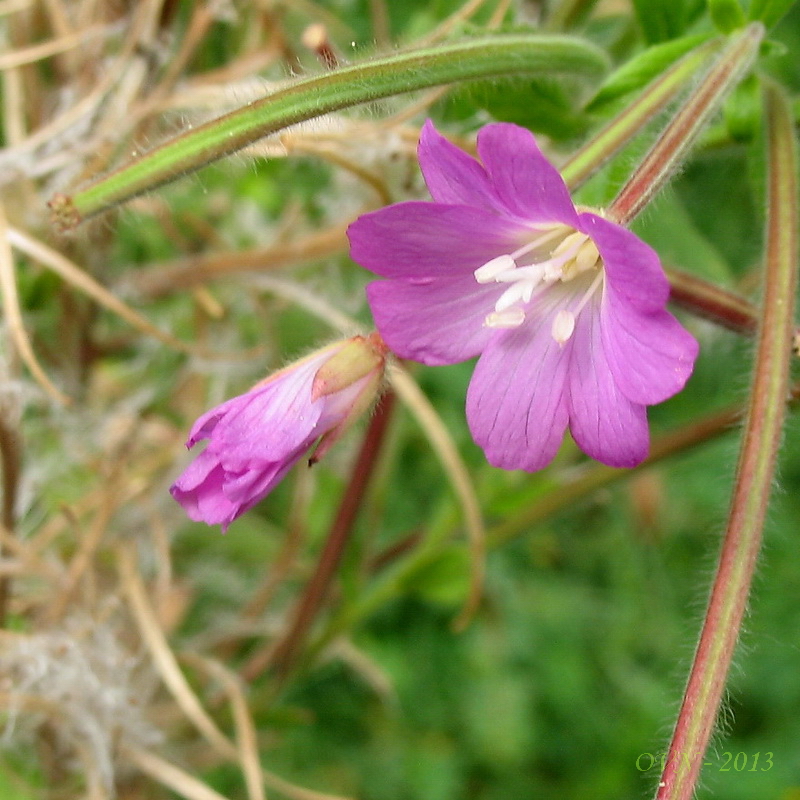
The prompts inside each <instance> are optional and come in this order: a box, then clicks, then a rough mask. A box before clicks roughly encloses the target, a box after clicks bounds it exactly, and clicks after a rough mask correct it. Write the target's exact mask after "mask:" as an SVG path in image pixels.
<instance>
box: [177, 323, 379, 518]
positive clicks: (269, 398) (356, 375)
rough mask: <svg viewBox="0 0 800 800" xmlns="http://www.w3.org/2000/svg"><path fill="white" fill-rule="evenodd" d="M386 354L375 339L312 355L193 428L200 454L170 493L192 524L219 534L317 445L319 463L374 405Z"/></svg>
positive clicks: (210, 413) (192, 441) (189, 443)
mask: <svg viewBox="0 0 800 800" xmlns="http://www.w3.org/2000/svg"><path fill="white" fill-rule="evenodd" d="M385 354H386V347H385V345H384V344H383V342H382V341H381V340H380V337H379V336H378V335H377V334H371V335H370V336H369V337H366V338H365V337H363V336H356V337H354V338H352V339H349V340H346V341H342V342H336V343H335V344H332V345H330V346H329V347H326V348H323V349H322V350H318V351H317V352H315V353H312V354H311V355H310V356H308V357H307V358H305V359H303V360H302V361H299V362H297V363H296V364H292V365H290V366H289V367H287V368H286V369H284V370H281V371H280V372H278V373H276V374H275V375H272V376H270V377H269V378H267V379H266V380H264V381H261V383H258V384H256V386H254V387H253V388H252V389H251V390H250V391H249V392H247V393H246V394H243V395H240V396H239V397H234V398H233V399H231V400H228V401H227V402H225V403H223V404H222V405H220V406H217V407H216V408H213V409H211V411H208V412H206V413H205V414H203V416H202V417H200V418H199V419H198V420H197V422H195V424H194V426H193V427H192V430H191V433H190V434H189V440H188V441H187V442H186V446H187V447H189V448H191V447H194V445H195V444H196V443H197V442H198V441H200V440H201V439H208V440H209V441H208V445H207V446H206V449H205V450H204V451H203V452H202V453H200V454H199V455H198V456H197V458H196V459H195V460H194V461H193V462H192V463H191V464H190V465H189V466H188V468H187V469H186V470H185V471H184V473H183V474H182V475H181V476H180V478H178V480H177V481H175V483H174V484H173V486H172V487H171V489H170V492H171V493H172V496H173V497H174V498H175V499H176V500H177V501H178V502H179V503H180V504H181V505H182V506H183V508H184V510H185V511H186V513H187V514H188V516H189V518H190V519H193V520H195V521H196V522H206V523H208V524H209V525H216V524H219V525H222V529H223V530H227V528H228V526H229V525H230V524H231V522H233V520H235V519H236V518H237V517H238V516H240V515H241V514H244V512H245V511H247V510H248V509H250V508H252V507H253V506H254V505H256V503H258V502H259V501H261V500H262V499H263V498H264V497H266V495H267V494H269V492H271V491H272V489H273V488H275V486H276V485H277V484H278V483H279V482H280V481H281V480H282V479H283V477H284V475H286V473H287V472H288V471H289V469H290V468H291V467H292V466H293V465H294V464H295V463H296V462H297V461H299V460H300V458H302V456H303V455H304V454H305V453H306V452H307V451H308V449H309V448H310V447H311V445H312V444H313V443H314V442H315V441H317V440H318V439H320V442H319V444H318V445H317V448H316V451H315V453H314V455H313V456H312V458H311V462H310V463H312V462H315V461H317V460H319V459H320V458H321V457H322V455H323V454H324V453H325V452H327V450H328V448H329V447H330V446H331V445H332V444H333V442H334V441H336V439H338V438H339V436H341V434H342V433H343V432H344V430H345V429H346V428H347V427H348V426H349V425H350V423H352V422H353V421H354V420H355V419H356V418H357V417H358V416H360V415H361V414H362V413H363V412H364V411H366V409H367V408H368V407H369V405H370V404H371V403H372V401H373V399H374V398H375V396H376V394H377V391H378V388H379V386H380V382H381V378H382V376H383V369H384V362H385Z"/></svg>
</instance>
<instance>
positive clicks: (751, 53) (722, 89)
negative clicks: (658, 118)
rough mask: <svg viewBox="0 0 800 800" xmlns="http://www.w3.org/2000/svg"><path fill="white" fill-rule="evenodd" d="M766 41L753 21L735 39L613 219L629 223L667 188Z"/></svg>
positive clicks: (626, 191) (615, 205)
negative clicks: (675, 172) (700, 135)
mask: <svg viewBox="0 0 800 800" xmlns="http://www.w3.org/2000/svg"><path fill="white" fill-rule="evenodd" d="M763 37H764V26H763V25H762V24H761V23H760V22H753V23H751V24H750V25H748V26H747V28H745V29H744V31H743V32H742V33H741V34H739V36H737V37H735V38H732V39H731V41H730V42H729V43H728V45H727V47H726V48H725V49H724V50H723V51H722V53H721V54H720V56H719V58H718V59H717V61H716V62H715V64H714V65H713V66H712V67H711V69H710V70H709V71H708V73H707V74H706V75H705V76H704V77H703V79H702V80H701V81H700V83H699V85H698V86H697V88H696V89H695V90H694V91H693V92H692V94H691V95H690V96H689V97H688V99H687V100H686V102H685V103H684V104H683V106H682V107H681V109H680V111H679V112H678V113H677V114H676V116H675V117H674V119H673V120H672V121H671V122H670V123H669V125H667V127H666V128H665V129H664V131H663V132H662V133H661V135H660V136H659V138H658V140H657V141H656V143H655V144H654V145H653V147H652V148H651V149H650V151H649V152H648V153H647V155H646V156H645V157H644V160H643V161H642V163H641V164H640V165H639V167H638V169H637V170H636V171H635V172H634V173H633V175H631V177H630V179H629V180H628V182H627V183H626V184H625V185H624V186H623V187H622V189H621V190H620V192H619V194H618V195H617V197H616V198H615V199H614V201H613V202H612V203H611V205H610V206H609V208H608V216H609V218H610V219H613V220H614V221H615V222H618V223H619V224H620V225H627V224H629V223H630V222H631V220H633V219H634V217H636V215H637V214H638V213H639V212H640V211H641V210H642V209H643V208H644V207H645V206H646V205H647V204H648V203H649V202H650V201H651V200H652V199H653V197H655V195H656V194H657V193H658V191H659V190H660V189H661V188H662V187H663V186H664V185H665V184H666V182H667V181H668V180H669V178H670V177H671V175H672V173H673V172H674V171H675V169H676V168H677V167H678V166H680V164H681V163H683V161H684V159H685V158H686V156H687V154H688V152H689V150H690V149H691V148H692V146H693V145H694V143H695V140H696V139H697V137H698V135H699V134H700V132H701V131H702V130H703V128H704V127H705V124H706V123H707V122H708V120H709V119H710V118H711V116H712V115H713V114H714V113H715V112H716V111H717V110H718V109H719V107H720V105H721V104H722V101H723V100H724V99H725V97H726V95H727V94H728V92H729V91H730V90H731V89H733V87H734V86H736V84H737V83H738V82H739V80H740V79H741V78H742V77H743V76H744V75H745V73H746V72H747V70H748V68H749V67H750V64H751V63H752V62H753V59H754V58H755V56H756V53H757V52H758V48H759V45H760V44H761V40H762V39H763Z"/></svg>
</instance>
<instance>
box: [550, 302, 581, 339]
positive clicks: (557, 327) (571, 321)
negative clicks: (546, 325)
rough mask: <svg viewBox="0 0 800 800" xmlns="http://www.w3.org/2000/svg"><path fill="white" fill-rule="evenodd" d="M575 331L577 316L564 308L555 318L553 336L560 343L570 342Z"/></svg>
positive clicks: (552, 329)
mask: <svg viewBox="0 0 800 800" xmlns="http://www.w3.org/2000/svg"><path fill="white" fill-rule="evenodd" d="M574 331H575V315H574V314H573V313H572V312H571V311H567V310H566V309H564V308H562V309H561V311H559V312H558V313H557V314H556V315H555V317H554V318H553V327H552V328H551V334H552V336H553V338H554V339H555V340H556V341H557V342H558V343H559V344H564V343H565V342H568V341H569V339H570V337H571V336H572V334H573V333H574Z"/></svg>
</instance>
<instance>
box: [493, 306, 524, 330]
mask: <svg viewBox="0 0 800 800" xmlns="http://www.w3.org/2000/svg"><path fill="white" fill-rule="evenodd" d="M523 322H525V312H524V311H523V310H522V309H521V308H519V307H517V308H509V309H508V310H506V311H492V313H491V314H487V315H486V319H485V320H484V322H483V324H484V325H485V326H486V327H487V328H518V327H519V326H520V325H522V323H523Z"/></svg>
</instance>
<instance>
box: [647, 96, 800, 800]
mask: <svg viewBox="0 0 800 800" xmlns="http://www.w3.org/2000/svg"><path fill="white" fill-rule="evenodd" d="M765 100H766V111H767V125H768V131H767V149H768V154H767V163H768V168H769V180H768V203H769V206H768V212H767V235H766V242H767V249H766V270H765V290H764V300H763V307H762V312H761V319H760V323H759V333H758V347H757V352H756V364H755V376H754V379H753V388H752V392H751V395H750V401H749V406H748V413H747V419H746V422H745V426H744V436H743V440H742V448H741V452H740V455H739V463H738V466H737V474H736V483H735V485H734V490H733V498H732V501H731V511H730V517H729V521H728V529H727V531H726V533H725V539H724V542H723V545H722V552H721V554H720V559H719V565H718V567H717V573H716V576H715V579H714V585H713V588H712V590H711V597H710V599H709V602H708V608H707V611H706V617H705V621H704V624H703V630H702V633H701V634H700V641H699V643H698V645H697V650H696V652H695V656H694V662H693V664H692V669H691V672H690V674H689V681H688V684H687V687H686V692H685V694H684V698H683V703H682V705H681V710H680V712H679V714H678V720H677V723H676V725H675V730H674V733H673V737H672V742H671V743H670V747H669V751H668V755H667V760H666V763H665V767H664V771H663V773H662V775H661V780H660V782H659V785H658V789H657V792H656V798H657V800H690V798H691V797H692V795H693V793H694V788H695V784H696V782H697V777H698V775H699V772H700V766H701V765H702V762H703V757H704V753H705V750H706V747H707V746H708V742H709V738H710V737H711V733H712V731H713V729H714V725H715V723H716V719H717V713H718V709H719V705H720V702H721V699H722V693H723V690H724V688H725V680H726V678H727V674H728V669H729V667H730V664H731V660H732V658H733V653H734V649H735V647H736V642H737V640H738V637H739V629H740V627H741V623H742V617H743V616H744V612H745V608H746V605H747V598H748V595H749V592H750V584H751V582H752V578H753V572H754V570H755V565H756V559H757V557H758V553H759V549H760V546H761V537H762V530H763V527H764V519H765V516H766V513H767V504H768V501H769V496H770V490H771V488H772V481H773V476H774V472H775V462H776V459H777V455H778V448H779V444H780V437H781V429H782V426H783V419H784V415H785V409H786V397H787V391H788V386H789V362H790V358H791V355H790V354H791V341H792V329H793V318H794V297H795V287H796V283H797V266H798V202H797V188H798V186H797V151H796V147H795V142H794V128H793V124H792V118H791V114H790V110H789V106H788V103H787V102H786V100H785V99H784V97H783V95H782V94H781V93H780V91H779V90H778V89H776V88H774V87H773V86H771V85H770V86H767V87H766V90H765Z"/></svg>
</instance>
